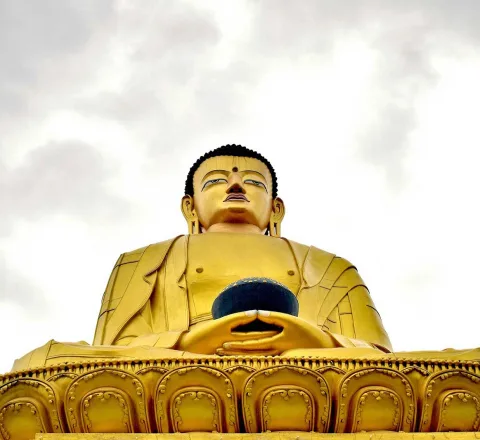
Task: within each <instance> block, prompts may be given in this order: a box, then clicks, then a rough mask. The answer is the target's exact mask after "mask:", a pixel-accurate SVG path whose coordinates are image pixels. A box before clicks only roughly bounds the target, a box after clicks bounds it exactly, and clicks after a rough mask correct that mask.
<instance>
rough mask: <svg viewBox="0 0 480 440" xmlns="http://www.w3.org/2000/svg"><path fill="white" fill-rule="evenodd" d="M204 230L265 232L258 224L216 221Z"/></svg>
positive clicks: (248, 232) (237, 232) (242, 232)
mask: <svg viewBox="0 0 480 440" xmlns="http://www.w3.org/2000/svg"><path fill="white" fill-rule="evenodd" d="M203 232H230V233H233V234H263V233H264V232H265V231H262V230H261V229H260V228H259V227H258V226H256V225H251V224H249V223H215V224H214V225H212V226H210V227H209V228H208V229H206V230H204V231H203Z"/></svg>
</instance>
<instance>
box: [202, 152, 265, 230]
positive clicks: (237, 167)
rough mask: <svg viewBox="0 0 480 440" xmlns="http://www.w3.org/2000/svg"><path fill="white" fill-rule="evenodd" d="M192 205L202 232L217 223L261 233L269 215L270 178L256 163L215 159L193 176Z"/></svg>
mask: <svg viewBox="0 0 480 440" xmlns="http://www.w3.org/2000/svg"><path fill="white" fill-rule="evenodd" d="M193 190H194V196H193V205H194V209H195V212H196V214H197V217H198V220H199V223H200V225H201V227H202V229H203V230H208V229H209V228H210V227H211V226H212V225H214V224H217V223H249V224H252V225H255V226H257V227H258V228H260V230H262V231H263V230H265V229H266V228H267V226H268V224H269V220H270V215H271V214H272V176H271V174H270V171H269V170H268V168H267V166H266V165H265V164H264V163H263V162H261V161H260V160H258V159H252V158H248V157H236V156H218V157H212V158H210V159H207V160H205V161H204V162H203V163H202V164H201V165H200V167H199V168H198V169H197V171H196V172H195V174H194V176H193Z"/></svg>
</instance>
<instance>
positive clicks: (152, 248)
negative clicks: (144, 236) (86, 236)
mask: <svg viewBox="0 0 480 440" xmlns="http://www.w3.org/2000/svg"><path fill="white" fill-rule="evenodd" d="M184 237H185V236H183V235H179V236H177V237H174V238H170V239H168V240H164V241H159V242H158V243H152V244H149V245H147V246H143V247H141V248H138V249H134V250H132V251H128V252H124V253H123V254H121V255H120V257H119V258H118V260H117V264H116V266H120V265H122V264H126V263H137V262H138V261H140V259H141V258H142V257H143V256H144V255H145V254H146V252H147V250H148V253H149V254H150V255H161V254H166V253H167V252H168V250H169V249H170V248H171V247H172V245H173V244H174V243H175V242H178V241H181V239H182V238H184Z"/></svg>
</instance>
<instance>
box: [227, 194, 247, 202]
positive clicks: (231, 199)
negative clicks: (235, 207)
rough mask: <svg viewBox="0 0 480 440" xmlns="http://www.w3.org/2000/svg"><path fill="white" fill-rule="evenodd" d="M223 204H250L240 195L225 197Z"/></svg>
mask: <svg viewBox="0 0 480 440" xmlns="http://www.w3.org/2000/svg"><path fill="white" fill-rule="evenodd" d="M224 202H250V200H248V199H247V198H246V197H245V195H244V194H241V193H232V194H229V195H228V196H227V198H226V199H225V200H224Z"/></svg>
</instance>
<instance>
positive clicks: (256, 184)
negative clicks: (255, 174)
mask: <svg viewBox="0 0 480 440" xmlns="http://www.w3.org/2000/svg"><path fill="white" fill-rule="evenodd" d="M243 183H249V184H250V185H255V186H260V187H262V188H263V189H264V190H265V191H267V193H268V190H267V187H266V186H265V184H264V183H263V182H259V181H258V180H253V179H245V180H244V181H243Z"/></svg>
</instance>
